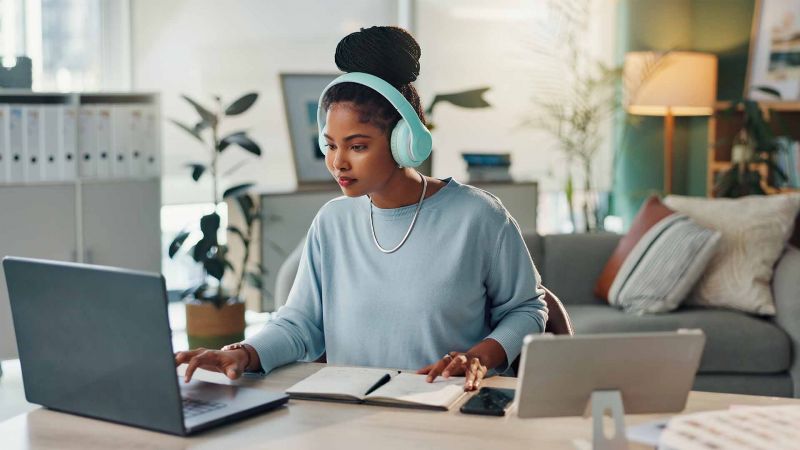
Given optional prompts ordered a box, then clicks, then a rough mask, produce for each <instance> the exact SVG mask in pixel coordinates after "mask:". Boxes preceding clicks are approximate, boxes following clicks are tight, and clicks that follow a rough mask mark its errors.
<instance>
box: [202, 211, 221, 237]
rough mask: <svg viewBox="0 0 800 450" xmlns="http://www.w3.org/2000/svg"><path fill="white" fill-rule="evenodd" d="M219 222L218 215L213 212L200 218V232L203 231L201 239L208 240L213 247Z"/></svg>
mask: <svg viewBox="0 0 800 450" xmlns="http://www.w3.org/2000/svg"><path fill="white" fill-rule="evenodd" d="M219 222H220V219H219V215H218V214H217V213H215V212H214V213H211V214H207V215H205V216H203V217H201V218H200V230H202V231H203V239H204V240H206V239H207V240H209V241H210V242H211V243H212V244H214V245H216V244H217V230H219Z"/></svg>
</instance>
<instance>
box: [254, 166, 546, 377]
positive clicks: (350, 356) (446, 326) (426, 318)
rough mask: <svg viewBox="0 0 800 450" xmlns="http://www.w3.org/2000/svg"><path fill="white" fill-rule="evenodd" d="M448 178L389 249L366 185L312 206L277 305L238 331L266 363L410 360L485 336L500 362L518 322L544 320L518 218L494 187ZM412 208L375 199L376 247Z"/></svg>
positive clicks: (530, 324) (430, 358)
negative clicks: (359, 193)
mask: <svg viewBox="0 0 800 450" xmlns="http://www.w3.org/2000/svg"><path fill="white" fill-rule="evenodd" d="M445 181H447V184H446V185H445V186H444V187H443V188H442V189H441V190H439V191H438V192H437V193H435V194H433V195H432V196H430V197H429V198H427V199H425V201H424V202H423V204H422V209H421V210H420V212H419V216H418V218H417V223H416V225H415V226H414V229H413V231H412V232H411V235H410V236H409V238H408V240H407V241H406V243H405V244H404V245H403V246H402V247H400V249H399V250H397V251H396V252H395V253H391V254H384V253H382V252H380V251H379V250H378V249H377V248H376V247H375V243H374V242H373V239H372V233H371V231H370V225H369V199H368V198H367V197H366V196H363V197H358V198H349V197H339V198H337V199H334V200H332V201H330V202H328V203H327V204H326V205H325V206H323V207H322V208H321V209H320V210H319V212H318V213H317V216H316V217H315V218H314V221H313V223H312V224H311V228H310V229H309V231H308V237H307V239H306V243H305V248H304V250H303V254H302V257H301V260H300V266H299V268H298V272H297V277H296V278H295V281H294V285H293V286H292V289H291V291H290V293H289V298H288V300H287V302H286V305H284V306H283V307H281V308H280V309H279V310H278V312H277V313H276V314H275V316H274V318H273V319H272V320H271V321H270V322H269V323H267V325H266V326H265V327H264V329H263V330H261V331H260V332H259V333H258V334H256V335H255V336H252V337H250V338H249V339H247V340H245V341H244V342H245V343H248V344H250V345H252V346H253V347H254V348H255V350H256V352H257V353H258V356H259V358H260V359H261V366H262V368H263V369H264V370H265V371H266V372H269V371H271V370H272V369H274V368H276V367H278V366H282V365H284V364H288V363H290V362H294V361H298V360H308V361H313V360H315V359H317V358H319V357H320V356H321V355H322V354H323V353H325V352H327V360H328V362H329V363H331V364H337V365H355V366H375V367H391V368H399V369H413V370H416V369H419V368H421V367H424V366H426V365H428V364H431V363H433V362H436V361H438V360H439V359H440V358H441V357H442V356H443V355H444V354H445V353H447V352H450V351H467V350H468V349H469V348H471V347H472V346H474V345H475V344H477V343H478V342H480V341H481V340H483V339H485V338H491V339H494V340H496V341H497V342H499V343H500V345H501V346H502V347H503V349H504V350H505V352H506V357H507V364H508V363H510V362H511V361H513V360H514V359H515V358H516V357H517V356H518V355H519V353H520V350H521V347H522V340H523V338H524V336H525V335H526V334H530V333H541V332H542V331H543V330H544V324H545V322H546V321H547V307H546V304H545V302H544V291H543V290H542V289H541V288H540V278H539V274H538V273H537V271H536V269H535V267H534V265H533V262H532V261H531V256H530V254H529V253H528V249H527V247H526V246H525V243H524V241H523V239H522V235H521V234H520V230H519V227H518V225H517V223H516V222H515V221H514V219H513V218H512V217H511V215H510V214H509V213H508V211H507V210H506V209H505V208H504V207H503V205H502V204H501V203H500V200H498V199H497V198H496V197H494V196H493V195H491V194H489V193H487V192H486V191H483V190H480V189H477V188H475V187H472V186H469V185H464V184H460V183H458V182H457V181H456V180H454V179H448V180H445ZM415 209H416V204H414V205H409V206H405V207H402V208H395V209H380V208H377V207H373V219H374V224H375V232H376V235H377V237H378V242H380V244H381V246H382V247H383V248H393V247H394V246H395V245H397V244H398V243H399V242H400V240H401V239H402V237H403V236H404V234H405V232H406V230H407V229H408V226H409V224H410V223H411V218H412V217H413V215H414V210H415ZM507 364H506V365H505V366H503V367H498V368H497V370H498V371H499V372H502V371H504V370H505V369H506V368H507Z"/></svg>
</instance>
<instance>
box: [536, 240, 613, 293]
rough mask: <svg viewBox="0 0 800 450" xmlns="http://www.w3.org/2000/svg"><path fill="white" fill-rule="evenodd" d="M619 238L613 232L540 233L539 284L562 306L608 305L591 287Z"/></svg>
mask: <svg viewBox="0 0 800 450" xmlns="http://www.w3.org/2000/svg"><path fill="white" fill-rule="evenodd" d="M620 237H621V236H620V235H619V234H614V233H586V234H550V235H545V236H542V240H543V241H544V261H543V262H542V263H541V266H543V267H540V270H541V274H542V284H544V285H545V286H547V287H548V289H550V290H551V291H553V293H554V294H556V295H557V296H558V298H560V299H561V301H562V302H563V303H564V304H565V305H574V304H595V305H596V304H603V305H608V304H607V303H606V302H605V300H599V299H597V298H596V297H595V295H594V293H593V292H592V288H593V287H594V282H595V280H597V277H598V276H599V275H600V271H601V270H602V268H603V264H605V262H606V261H607V260H608V257H609V256H611V252H612V251H614V247H616V245H617V243H618V242H619V239H620ZM537 267H539V266H537Z"/></svg>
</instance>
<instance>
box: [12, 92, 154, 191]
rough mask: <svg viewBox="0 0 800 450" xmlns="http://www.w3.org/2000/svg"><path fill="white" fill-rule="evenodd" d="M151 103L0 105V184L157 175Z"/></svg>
mask: <svg viewBox="0 0 800 450" xmlns="http://www.w3.org/2000/svg"><path fill="white" fill-rule="evenodd" d="M158 120H159V119H158V111H157V106H156V105H154V104H144V103H142V104H110V103H109V104H86V105H79V106H78V105H72V104H63V103H62V104H33V103H31V104H0V184H36V183H48V182H69V181H75V180H76V179H82V180H90V179H144V178H155V177H159V176H160V172H161V169H160V150H159V149H160V138H159V136H158V132H159V129H158Z"/></svg>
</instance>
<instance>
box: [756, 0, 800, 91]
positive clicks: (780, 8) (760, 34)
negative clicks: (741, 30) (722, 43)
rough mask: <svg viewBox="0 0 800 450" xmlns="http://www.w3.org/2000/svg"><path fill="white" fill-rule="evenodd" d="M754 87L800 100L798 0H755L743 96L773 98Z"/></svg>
mask: <svg viewBox="0 0 800 450" xmlns="http://www.w3.org/2000/svg"><path fill="white" fill-rule="evenodd" d="M756 86H767V87H771V88H773V89H775V90H777V91H778V92H780V93H781V100H798V99H800V0H788V1H774V0H773V1H770V0H757V1H756V4H755V11H754V13H753V29H752V32H751V34H750V58H749V59H748V66H747V78H746V80H745V92H744V95H745V96H746V97H751V98H754V99H759V100H760V99H764V100H769V99H773V100H774V97H772V96H769V95H767V94H762V93H759V92H758V91H754V90H753V88H754V87H756Z"/></svg>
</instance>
